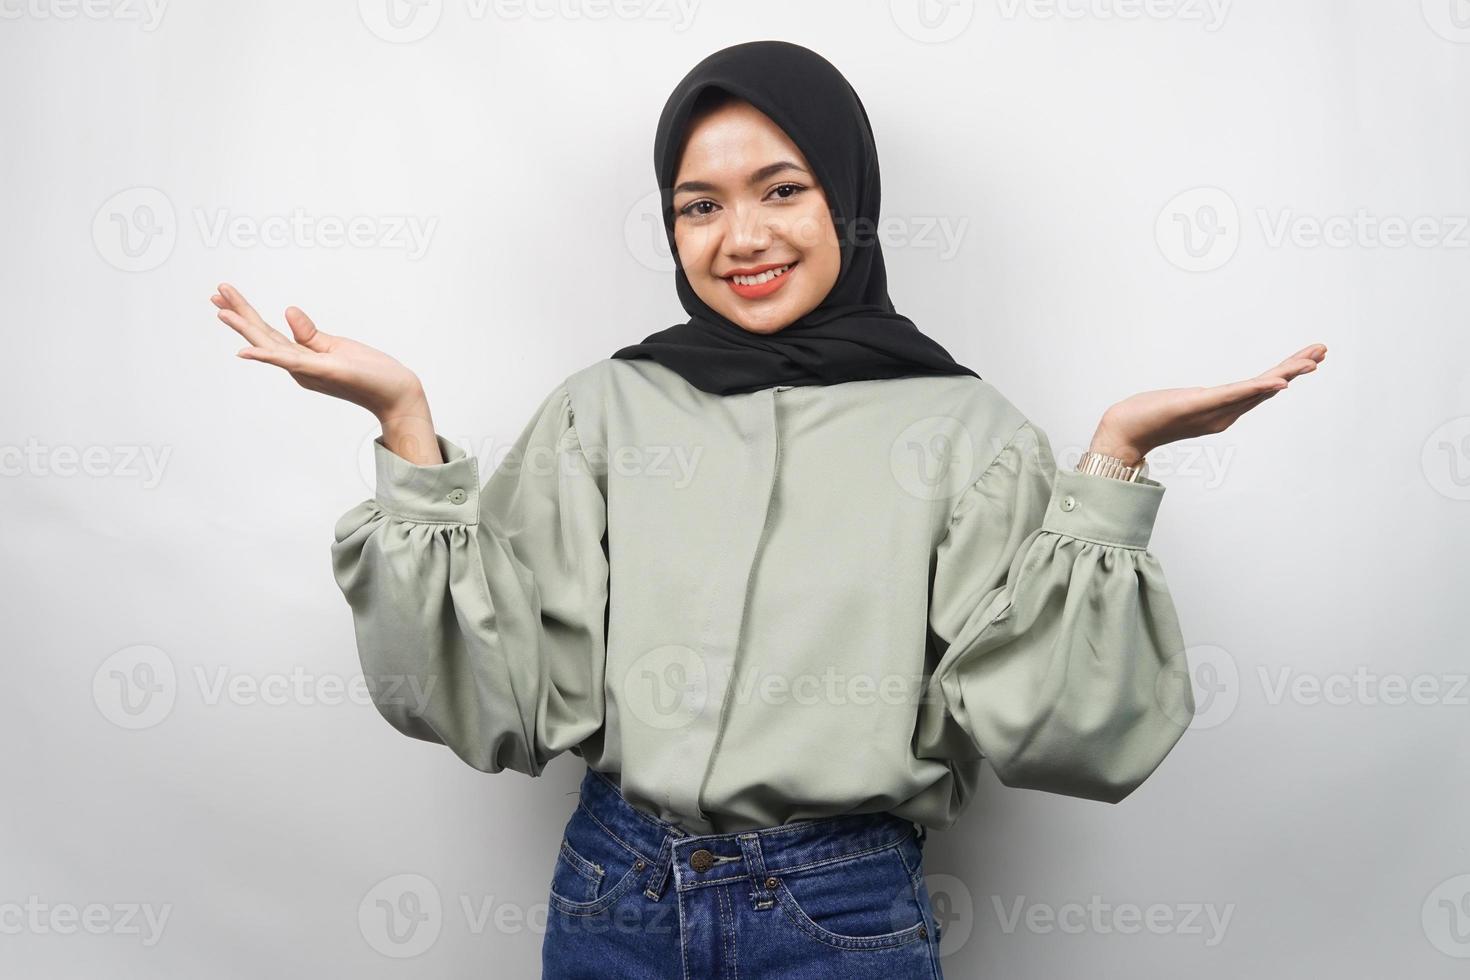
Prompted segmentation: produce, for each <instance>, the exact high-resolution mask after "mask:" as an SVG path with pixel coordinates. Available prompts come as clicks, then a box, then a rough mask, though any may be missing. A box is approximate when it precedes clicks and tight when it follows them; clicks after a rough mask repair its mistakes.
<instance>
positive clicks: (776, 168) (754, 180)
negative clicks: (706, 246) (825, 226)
mask: <svg viewBox="0 0 1470 980" xmlns="http://www.w3.org/2000/svg"><path fill="white" fill-rule="evenodd" d="M783 170H795V171H797V172H798V173H803V174H806V175H807V176H808V177H810V176H811V174H810V173H807V171H806V170H805V169H804V168H802V167H798V166H797V165H796V164H794V163H792V162H791V161H790V160H777V161H776V162H775V163H768V164H766V165H765V166H764V167H761V168H760V169H759V170H757V171H755V172H754V173H752V174H751V175H750V176H749V177H747V178H746V180H745V182H746V183H747V184H759V183H760V182H761V181H763V180H769V179H770V178H772V177H774V176H776V174H778V173H780V172H781V171H783ZM717 190H719V188H718V187H717V186H715V185H714V184H711V183H709V182H708V181H704V180H686V181H684V182H683V183H682V184H678V185H677V186H675V187H674V193H675V194H679V193H681V192H684V191H717Z"/></svg>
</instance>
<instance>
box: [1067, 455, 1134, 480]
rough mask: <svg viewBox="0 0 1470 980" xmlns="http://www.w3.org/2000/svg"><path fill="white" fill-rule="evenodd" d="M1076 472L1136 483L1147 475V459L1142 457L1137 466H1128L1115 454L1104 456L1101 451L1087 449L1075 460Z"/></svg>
mask: <svg viewBox="0 0 1470 980" xmlns="http://www.w3.org/2000/svg"><path fill="white" fill-rule="evenodd" d="M1077 472H1078V473H1092V474H1094V475H1096V476H1106V477H1111V478H1112V479H1115V480H1125V481H1127V482H1128V483H1137V482H1138V481H1139V480H1141V479H1143V478H1144V477H1146V476H1148V460H1147V459H1143V460H1140V461H1139V463H1138V465H1137V466H1129V465H1128V464H1127V463H1124V462H1123V461H1122V460H1121V459H1119V458H1118V457H1116V456H1104V455H1103V454H1102V453H1095V452H1093V451H1092V450H1090V449H1089V450H1088V451H1086V452H1084V453H1083V454H1082V458H1081V459H1079V460H1077Z"/></svg>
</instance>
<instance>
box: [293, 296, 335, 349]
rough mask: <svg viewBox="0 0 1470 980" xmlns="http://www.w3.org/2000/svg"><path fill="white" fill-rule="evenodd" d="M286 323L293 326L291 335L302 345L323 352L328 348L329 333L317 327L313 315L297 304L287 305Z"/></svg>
mask: <svg viewBox="0 0 1470 980" xmlns="http://www.w3.org/2000/svg"><path fill="white" fill-rule="evenodd" d="M286 323H287V324H289V325H290V327H291V336H292V337H294V338H295V339H296V342H297V343H298V344H300V345H301V346H302V347H306V348H309V349H311V350H314V351H317V352H322V351H325V350H326V349H327V343H326V341H327V335H326V334H324V333H322V332H321V331H320V330H318V329H317V328H316V324H315V323H312V322H311V317H309V316H307V315H306V313H305V312H303V311H302V310H301V308H300V307H297V306H288V307H286Z"/></svg>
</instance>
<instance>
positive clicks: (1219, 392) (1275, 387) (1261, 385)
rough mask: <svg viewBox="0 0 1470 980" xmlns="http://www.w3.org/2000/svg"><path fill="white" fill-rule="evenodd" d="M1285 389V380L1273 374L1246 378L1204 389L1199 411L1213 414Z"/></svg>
mask: <svg viewBox="0 0 1470 980" xmlns="http://www.w3.org/2000/svg"><path fill="white" fill-rule="evenodd" d="M1285 387H1286V379H1285V378H1280V377H1277V376H1275V375H1273V374H1269V373H1268V374H1263V375H1261V376H1260V377H1258V378H1247V379H1245V380H1244V381H1235V382H1231V383H1230V384H1223V385H1215V386H1214V387H1213V388H1206V389H1204V393H1205V396H1206V400H1205V403H1204V405H1203V406H1202V407H1201V408H1200V411H1204V412H1215V411H1220V410H1221V409H1229V408H1232V407H1234V406H1235V405H1237V404H1239V403H1240V402H1243V401H1246V400H1247V399H1250V398H1255V397H1256V396H1258V395H1261V394H1264V393H1267V392H1270V393H1273V394H1274V393H1275V392H1277V391H1280V390H1281V389H1283V388H1285Z"/></svg>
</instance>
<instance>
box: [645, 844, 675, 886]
mask: <svg viewBox="0 0 1470 980" xmlns="http://www.w3.org/2000/svg"><path fill="white" fill-rule="evenodd" d="M673 866H674V835H673V834H666V835H665V836H664V842H663V846H662V847H660V848H659V849H658V857H656V858H654V859H653V874H652V875H650V876H649V879H648V887H647V888H644V889H643V894H644V895H645V896H647V897H648V898H651V899H653V900H654V901H655V902H657V901H658V900H659V898H661V897H662V896H663V893H664V883H665V882H667V881H668V877H669V869H671V868H672V867H673Z"/></svg>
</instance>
